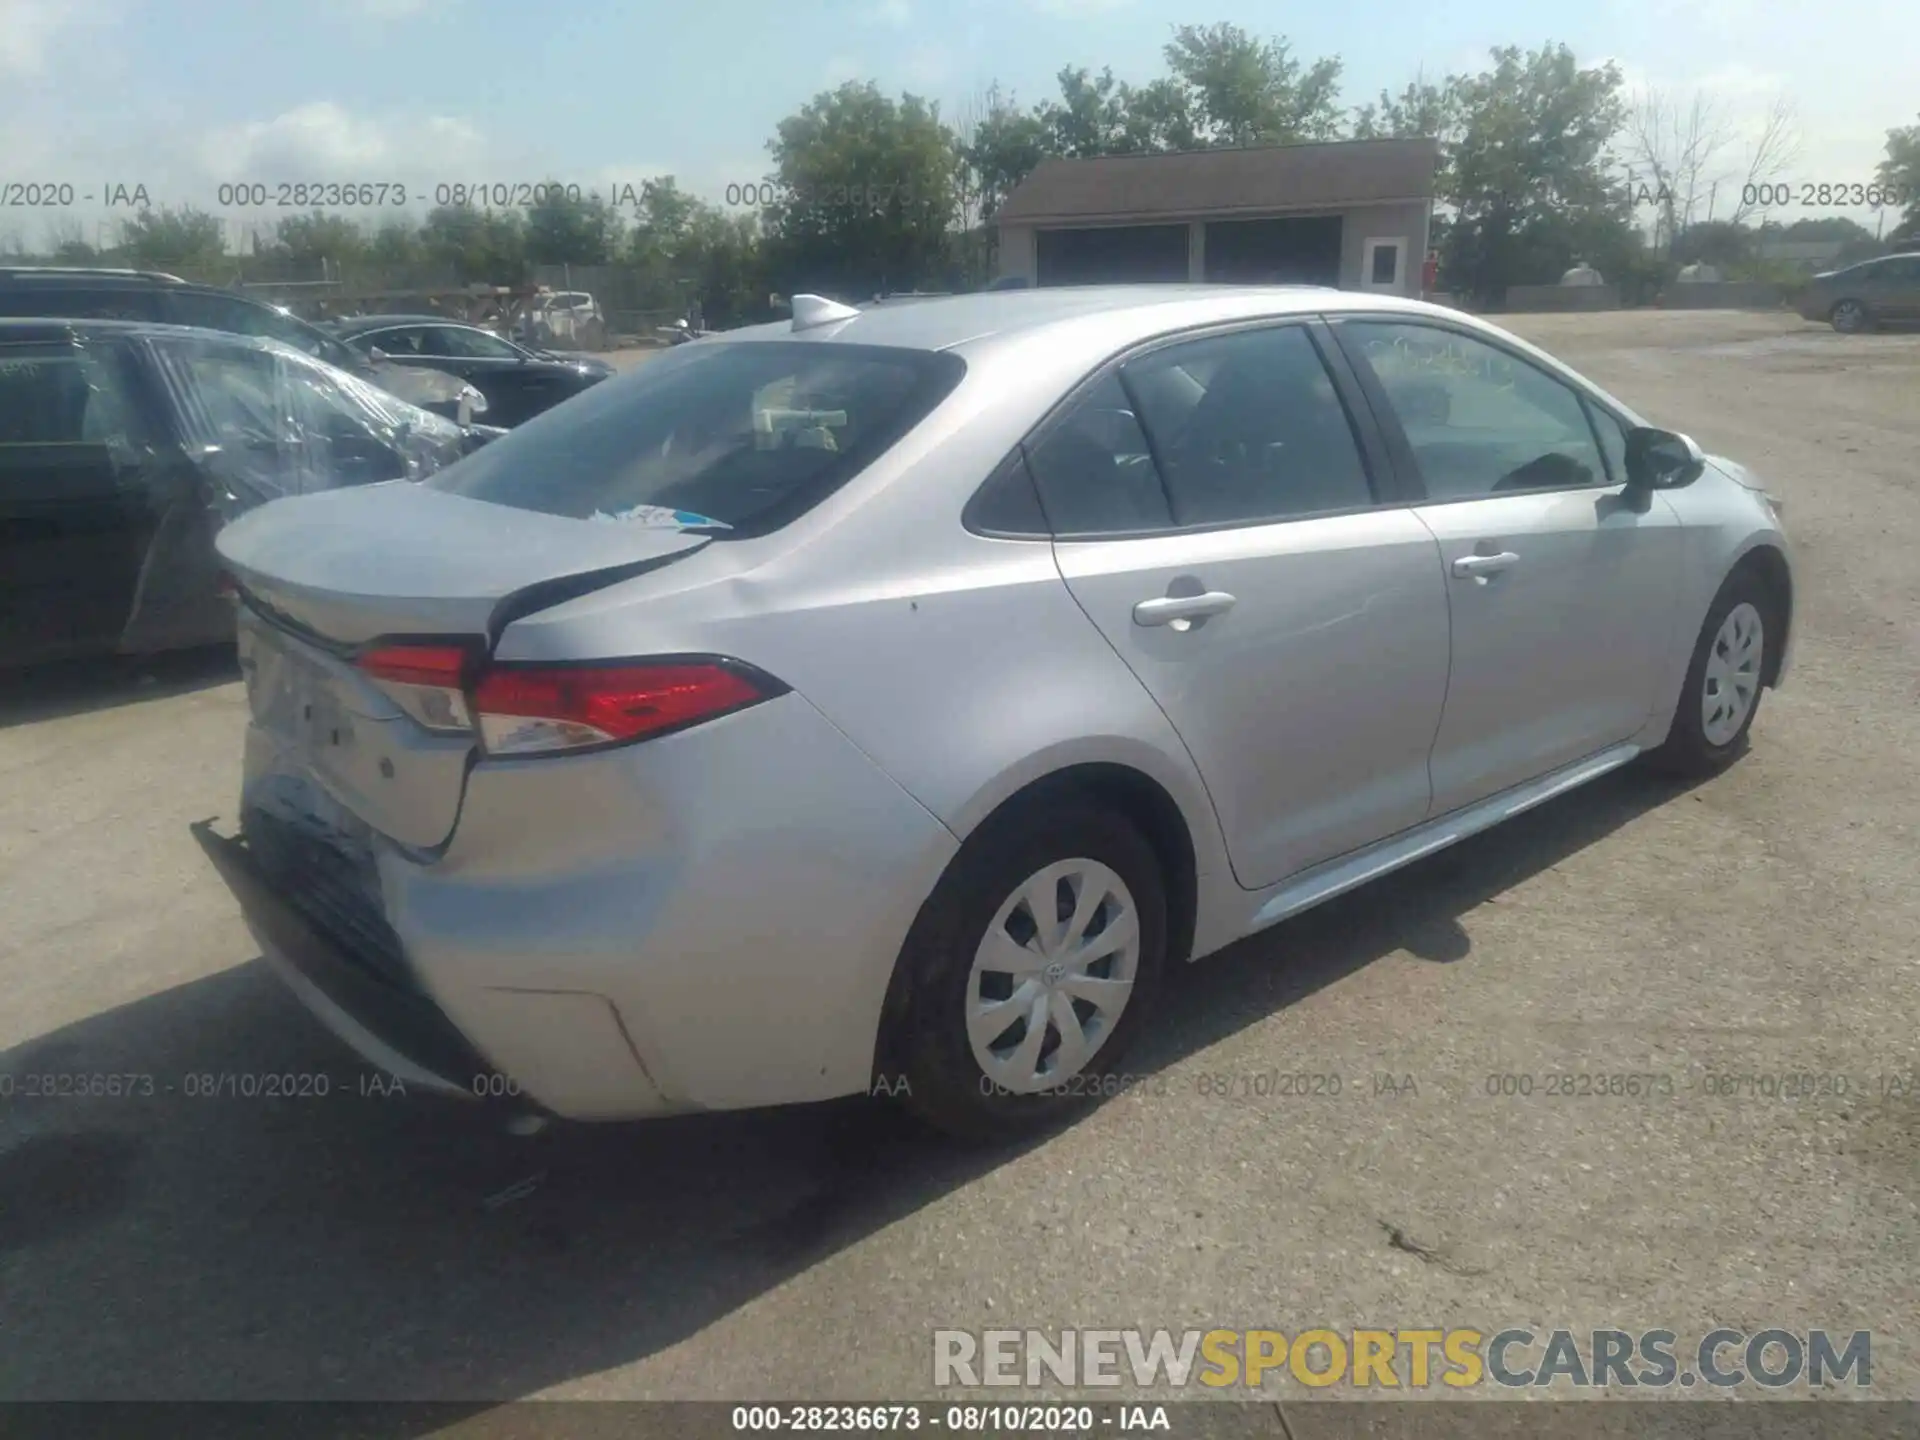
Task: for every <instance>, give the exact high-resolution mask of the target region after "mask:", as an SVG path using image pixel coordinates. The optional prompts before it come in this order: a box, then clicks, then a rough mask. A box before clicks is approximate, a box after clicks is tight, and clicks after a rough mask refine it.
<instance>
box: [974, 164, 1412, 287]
mask: <svg viewBox="0 0 1920 1440" xmlns="http://www.w3.org/2000/svg"><path fill="white" fill-rule="evenodd" d="M1439 162H1440V146H1439V142H1438V141H1435V140H1424V139H1423V140H1351V141H1343V142H1339V143H1336V144H1326V145H1265V146H1251V147H1248V148H1245V149H1234V150H1197V151H1186V152H1181V153H1177V154H1169V155H1106V156H1101V157H1099V158H1097V159H1091V160H1043V161H1041V162H1040V164H1039V166H1038V167H1036V168H1035V170H1034V171H1033V173H1032V174H1030V175H1028V176H1027V178H1026V179H1025V180H1023V181H1021V182H1020V184H1019V185H1017V186H1015V187H1014V191H1013V193H1012V194H1011V195H1009V196H1008V197H1007V200H1006V203H1005V204H1004V205H1002V206H1001V207H1000V210H999V213H998V214H997V215H996V216H995V217H994V220H995V224H996V225H997V226H998V227H999V231H1000V266H999V271H1000V279H1001V281H1002V282H1004V283H1008V284H1012V283H1018V282H1019V281H1022V280H1024V281H1025V282H1026V283H1027V284H1029V285H1094V284H1108V283H1116V282H1117V283H1138V282H1144V281H1194V282H1214V283H1220V282H1225V283H1230V284H1231V283H1240V284H1276V283H1282V284H1287V283H1290V284H1306V285H1337V286H1340V287H1341V288H1342V289H1347V290H1375V291H1380V292H1382V293H1388V294H1395V295H1417V294H1418V293H1419V291H1420V272H1421V265H1422V262H1423V261H1424V260H1425V258H1426V254H1427V243H1428V226H1429V224H1430V222H1431V220H1432V216H1433V179H1434V171H1435V169H1436V168H1437V167H1438V165H1439Z"/></svg>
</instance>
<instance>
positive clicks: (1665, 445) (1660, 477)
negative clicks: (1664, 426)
mask: <svg viewBox="0 0 1920 1440" xmlns="http://www.w3.org/2000/svg"><path fill="white" fill-rule="evenodd" d="M1706 468H1707V457H1706V454H1705V452H1704V451H1702V450H1701V449H1700V447H1699V446H1698V445H1696V444H1694V443H1693V441H1692V440H1690V439H1689V438H1688V437H1687V436H1685V435H1679V434H1676V433H1675V432H1673V431H1671V430H1655V429H1654V428H1653V427H1651V426H1648V425H1642V426H1639V427H1637V428H1635V429H1633V430H1629V431H1628V432H1627V485H1628V487H1629V488H1630V489H1634V490H1678V489H1679V488H1680V487H1681V486H1683V485H1691V484H1692V483H1693V482H1694V481H1696V480H1698V479H1699V478H1700V474H1701V472H1702V471H1703V470H1705V469H1706Z"/></svg>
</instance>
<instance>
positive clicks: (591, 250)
mask: <svg viewBox="0 0 1920 1440" xmlns="http://www.w3.org/2000/svg"><path fill="white" fill-rule="evenodd" d="M539 193H540V198H539V199H538V200H537V201H535V203H533V204H532V205H529V206H528V207H527V219H526V244H527V258H528V259H529V260H530V261H532V262H533V263H534V264H536V265H605V264H607V263H608V262H609V261H611V260H612V259H613V258H614V256H615V255H617V254H618V253H619V251H620V238H621V237H620V231H621V220H620V212H619V211H617V210H616V209H614V207H613V206H612V205H610V204H608V203H607V202H606V201H605V200H603V199H601V198H600V197H599V196H598V195H578V194H570V193H569V192H568V189H567V187H566V186H565V185H562V184H561V183H560V182H558V181H549V182H548V183H547V187H546V189H545V190H544V191H542V192H539Z"/></svg>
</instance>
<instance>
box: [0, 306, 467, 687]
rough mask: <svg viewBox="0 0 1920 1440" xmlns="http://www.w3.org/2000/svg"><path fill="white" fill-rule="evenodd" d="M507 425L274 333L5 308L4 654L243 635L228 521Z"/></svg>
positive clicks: (0, 587) (391, 474)
mask: <svg viewBox="0 0 1920 1440" xmlns="http://www.w3.org/2000/svg"><path fill="white" fill-rule="evenodd" d="M500 433H503V432H501V431H500V430H498V429H494V428H491V427H480V426H468V427H462V426H459V425H456V424H454V423H453V422H452V421H449V420H446V419H443V418H442V417H440V416H438V415H433V414H430V413H428V412H427V411H425V410H422V409H419V408H418V407H416V406H413V405H409V404H407V403H406V402H405V401H403V400H401V399H399V398H398V397H397V396H394V395H392V394H390V393H388V392H387V391H384V390H382V389H380V388H378V387H376V386H374V385H372V384H370V383H368V382H367V381H365V380H364V379H361V378H360V377H358V376H356V375H352V374H349V373H348V372H346V371H344V370H340V369H337V368H335V367H333V366H330V365H327V364H324V363H322V362H321V361H319V360H316V359H314V358H313V357H311V356H309V355H307V354H304V353H302V352H300V351H298V350H294V349H292V348H291V347H289V346H286V345H282V344H280V343H278V342H276V341H272V340H264V339H256V338H248V337H244V336H238V335H230V334H222V333H217V332H214V331H210V330H193V329H183V328H180V327H177V326H169V325H156V324H147V323H141V322H137V321H116V320H4V319H0V665H21V664H29V663H35V662H39V661H44V660H54V659H61V658H65V657H68V656H75V655H84V654H95V653H107V652H114V651H118V652H122V653H148V652H153V651H160V650H171V649H179V648H186V647H189V646H195V645H205V644H212V643H217V642H220V641H224V640H230V639H232V638H233V629H234V619H233V611H232V608H231V605H230V604H229V602H228V601H227V600H226V599H225V598H224V597H223V596H222V595H221V593H220V585H219V577H220V565H219V561H218V559H217V558H216V554H215V551H214V546H213V539H214V535H215V534H216V533H217V532H218V530H219V529H220V527H221V525H222V524H224V523H225V522H226V521H227V520H229V519H231V518H233V517H234V516H235V515H237V514H239V513H241V512H243V511H245V510H248V509H251V508H252V507H253V506H255V505H259V504H262V503H264V502H266V501H268V500H272V499H275V498H277V497H279V496H282V495H290V494H296V493H300V492H303V491H309V490H320V489H329V488H332V487H334V486H340V485H357V484H368V483H372V482H376V481H382V480H400V479H419V478H422V477H423V476H425V475H428V474H431V473H433V472H434V471H435V470H438V469H440V468H442V467H443V466H445V465H447V464H450V463H452V462H453V461H454V460H457V459H459V458H460V457H461V456H462V455H465V454H467V453H468V452H470V451H471V450H473V449H475V448H477V447H478V446H479V445H481V444H483V443H485V441H486V440H488V439H490V438H492V437H493V436H494V435H498V434H500Z"/></svg>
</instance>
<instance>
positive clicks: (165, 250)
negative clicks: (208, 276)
mask: <svg viewBox="0 0 1920 1440" xmlns="http://www.w3.org/2000/svg"><path fill="white" fill-rule="evenodd" d="M120 250H121V252H122V253H123V254H124V255H125V256H126V258H127V260H128V262H129V263H131V264H133V265H136V266H146V267H151V268H153V269H156V270H195V271H207V270H217V269H219V268H221V267H222V266H224V265H225V264H226V263H227V247H226V238H225V235H224V234H223V232H222V228H221V224H220V217H219V216H217V215H209V214H207V213H206V212H205V211H204V210H195V209H193V208H192V207H191V206H187V207H184V208H182V209H179V210H173V209H160V210H141V211H139V212H137V213H136V214H135V215H134V216H133V218H132V219H130V220H128V221H127V222H126V226H125V228H124V230H123V231H122V238H121V242H120Z"/></svg>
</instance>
